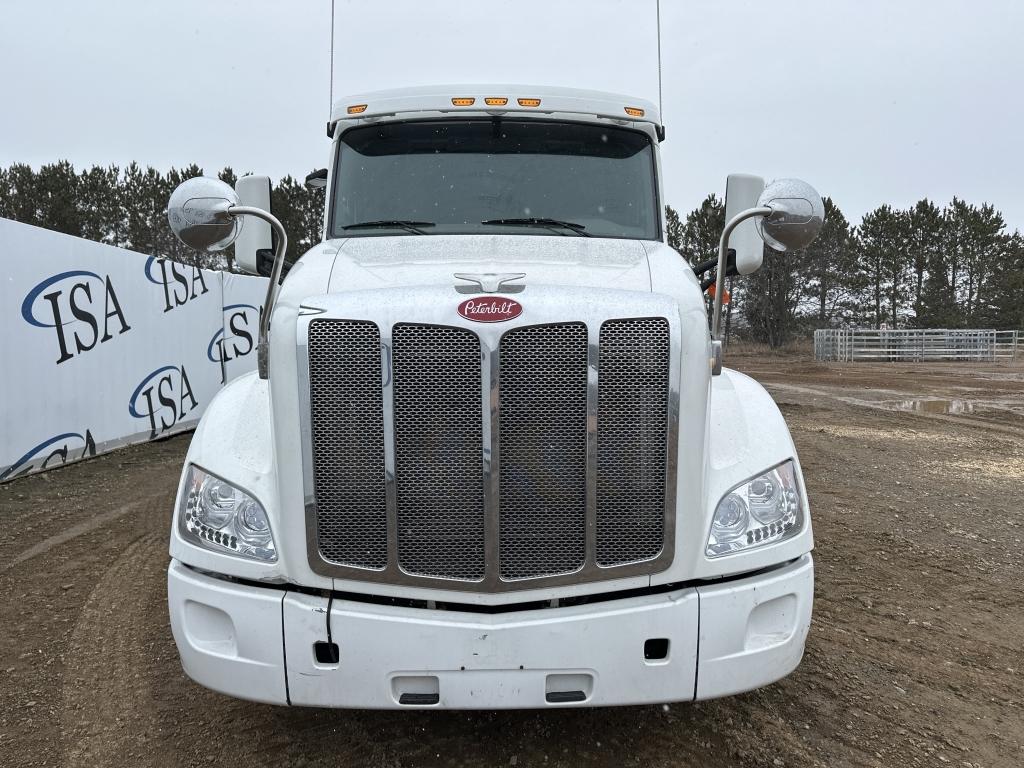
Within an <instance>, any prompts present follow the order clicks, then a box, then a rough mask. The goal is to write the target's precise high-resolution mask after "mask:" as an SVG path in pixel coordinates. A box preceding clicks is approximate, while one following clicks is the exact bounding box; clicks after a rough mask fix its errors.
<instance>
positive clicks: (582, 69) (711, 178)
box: [0, 0, 1024, 230]
mask: <svg viewBox="0 0 1024 768" xmlns="http://www.w3.org/2000/svg"><path fill="white" fill-rule="evenodd" d="M336 18H337V24H336V29H337V34H336V41H335V77H334V96H335V98H340V97H342V96H344V95H345V94H346V93H356V92H360V91H365V90H371V89H376V88H390V87H401V86H407V85H424V84H431V83H444V82H462V83H484V82H525V83H530V82H533V83H544V84H550V85H565V86H577V87H584V88H597V89H602V90H611V91H619V92H625V93H629V94H633V95H637V96H641V97H645V98H648V99H650V100H652V101H656V100H657V98H658V77H657V71H658V69H657V55H656V51H657V46H656V26H655V0H486V1H485V0H476V1H475V2H466V1H457V0H447V1H442V0H434V1H431V0H336ZM661 21H662V58H663V63H662V72H663V94H664V121H665V124H666V127H667V131H668V138H667V141H666V142H665V144H664V145H663V150H664V155H663V157H664V160H665V173H666V179H665V187H666V197H667V202H668V203H669V204H671V205H673V206H674V207H676V208H677V209H679V210H680V211H681V212H684V213H685V212H686V211H688V210H690V209H692V208H694V207H696V206H697V205H698V204H699V203H700V201H701V200H702V199H703V198H704V196H705V195H706V194H707V193H709V192H718V193H719V194H721V193H722V192H723V191H724V186H725V177H726V175H727V174H728V173H730V172H747V173H757V174H760V175H763V176H766V177H768V178H776V177H781V176H798V177H801V178H804V179H805V180H807V181H809V182H811V183H812V184H813V185H814V186H816V187H817V188H818V190H819V191H820V192H821V193H822V194H823V195H831V196H832V198H833V199H834V200H835V201H836V203H837V204H838V205H839V206H840V207H841V208H842V209H843V211H844V212H845V213H846V214H847V216H848V218H850V219H851V220H853V221H854V222H856V221H857V220H859V218H860V216H861V215H862V214H863V213H864V212H865V211H867V210H870V209H872V208H874V207H875V206H877V205H879V204H881V203H885V202H889V203H892V204H895V205H897V206H907V205H910V204H912V203H913V202H914V201H916V200H918V199H920V198H922V197H929V198H931V199H933V200H935V201H937V202H938V203H940V204H943V203H946V202H948V201H949V199H950V198H951V197H952V196H953V195H958V196H960V197H963V198H966V199H967V200H970V201H974V202H982V201H989V202H991V203H993V204H995V205H996V207H997V208H999V209H1001V210H1002V211H1003V213H1004V214H1005V216H1006V219H1007V221H1008V223H1009V224H1010V225H1011V227H1013V228H1020V229H1022V230H1024V191H1022V190H1024V42H1022V41H1021V38H1020V35H1021V30H1022V29H1024V3H1022V2H1019V1H1018V0H958V1H954V0H900V1H899V2H891V1H890V0H860V1H855V0H828V1H827V2H823V1H822V0H773V1H772V2H764V0H759V1H757V2H753V1H748V0H702V1H698V0H662V9H661ZM329 41H330V0H291V1H290V2H283V1H282V0H278V1H277V2H273V1H271V0H175V1H174V2H163V1H162V0H161V1H159V2H158V1H157V0H146V1H145V2H143V1H142V0H94V1H93V2H81V1H77V2H76V1H74V0H4V2H3V4H2V8H0V72H2V73H3V75H2V80H0V165H8V164H10V163H12V162H27V163H30V164H32V165H33V166H38V165H39V164H41V163H45V162H51V161H54V160H58V159H62V158H67V159H69V160H71V161H72V162H73V163H75V165H76V166H78V167H83V166H87V165H92V164H94V163H99V164H109V163H114V164H117V165H122V166H123V165H125V164H126V163H128V162H130V161H132V160H136V161H138V162H139V163H141V164H143V165H147V164H148V165H153V166H155V167H157V168H160V169H162V170H165V169H167V168H168V167H170V166H172V165H175V166H181V165H186V164H188V163H190V162H196V163H198V164H199V165H201V166H203V167H204V168H206V170H207V172H213V171H215V170H217V169H219V168H221V167H223V166H225V165H230V166H232V167H233V168H235V170H236V171H238V172H245V171H253V172H257V173H267V174H269V175H270V176H272V177H274V178H279V177H280V176H283V175H285V174H289V173H290V174H292V175H293V176H302V175H304V174H305V173H307V172H308V171H310V170H312V169H313V168H316V167H322V166H323V165H325V164H326V158H327V151H328V140H327V138H326V135H325V133H324V125H325V122H326V120H327V115H328V103H329V94H328V89H329V80H330V78H329V72H330V66H329V60H330V42H329Z"/></svg>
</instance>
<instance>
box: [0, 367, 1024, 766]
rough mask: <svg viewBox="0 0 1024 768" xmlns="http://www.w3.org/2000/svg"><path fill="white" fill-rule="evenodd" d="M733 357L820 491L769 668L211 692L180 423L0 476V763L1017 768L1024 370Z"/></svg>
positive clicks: (1021, 686) (1022, 658)
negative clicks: (643, 691)
mask: <svg viewBox="0 0 1024 768" xmlns="http://www.w3.org/2000/svg"><path fill="white" fill-rule="evenodd" d="M728 362H729V364H730V365H732V366H734V367H737V368H740V369H741V370H744V371H746V372H748V373H750V374H751V375H753V376H754V377H755V378H757V379H759V380H760V381H762V382H763V383H765V384H766V385H767V386H768V387H769V389H770V390H771V391H772V393H773V395H774V396H775V397H776V399H777V400H778V401H779V403H780V404H781V407H782V409H783V411H784V412H785V415H786V417H787V419H788V421H789V424H790V427H791V429H792V431H793V435H794V438H795V440H796V443H797V446H798V448H799V451H800V456H801V459H802V461H803V465H804V471H805V473H806V481H807V486H808V489H809V494H810V497H811V504H812V510H813V519H814V529H815V539H816V543H817V548H816V551H815V558H816V564H817V585H816V598H815V610H814V619H813V623H812V626H811V634H810V638H809V641H808V647H807V653H806V656H805V657H804V661H803V663H802V664H801V666H800V667H799V668H798V669H797V671H796V672H795V673H793V674H792V675H791V676H790V677H788V678H786V679H785V680H783V681H781V682H779V683H777V684H775V685H772V686H769V687H767V688H764V689H762V690H759V691H755V692H752V693H749V694H745V695H742V696H736V697H733V698H729V699H723V700H719V701H714V702H706V703H701V704H681V705H673V706H667V707H629V708H617V709H600V710H558V711H541V712H533V711H531V712H504V713H465V712H349V711H326V710H311V709H297V708H296V709H288V708H284V707H269V706H263V705H256V704H249V703H245V702H240V701H235V700H232V699H229V698H226V697H223V696H220V695H218V694H215V693H211V692H209V691H206V690H204V689H202V688H200V687H199V686H198V685H196V684H194V683H192V682H191V681H190V680H188V679H187V678H186V677H185V675H184V673H183V672H182V670H181V667H180V665H179V663H178V658H177V653H176V650H175V647H174V643H173V641H172V639H171V633H170V627H169V625H168V619H167V608H166V586H165V569H166V566H167V533H168V516H169V513H170V509H171V504H172V501H173V493H174V486H175V483H176V482H177V479H178V472H179V470H180V466H181V461H182V457H183V454H184V452H185V449H186V446H187V442H188V439H189V438H188V437H187V436H186V437H178V438H174V439H171V440H168V441H166V442H162V443H157V444H151V445H148V446H142V447H137V448H132V449H127V450H124V451H120V452H117V453H114V454H110V455H107V456H104V457H101V458H98V459H94V460H91V461H88V462H85V463H81V464H78V465H73V466H70V467H66V468H64V469H59V470H55V471H52V472H49V473H44V474H42V475H37V476H33V477H28V478H24V479H21V480H17V481H15V482H13V483H9V484H7V485H4V486H0V594H2V595H3V596H4V599H3V602H2V605H0V702H2V706H0V765H2V766H5V767H6V766H21V765H50V766H55V765H56V766H59V765H67V766H103V765H111V766H133V767H134V766H150V765H152V766H179V765H180V766H187V765H224V766H236V765H237V766H246V768H257V766H264V765H267V766H269V765H274V766H282V765H288V766H321V765H323V766H326V765H332V766H349V765H351V766H356V765H370V766H418V765H461V766H577V765H592V766H608V767H609V768H611V767H612V766H630V765H652V766H712V767H713V766H772V768H774V767H776V766H828V767H829V768H833V767H836V766H861V765H866V766H939V765H953V766H964V767H966V766H985V768H997V767H999V766H1006V767H1007V768H1010V767H1015V766H1021V765H1024V709H1022V706H1024V701H1022V699H1024V676H1022V672H1024V651H1022V645H1024V584H1022V573H1024V555H1022V552H1024V549H1022V541H1021V540H1022V537H1024V515H1022V499H1024V366H1021V365H1020V364H1017V365H1016V366H1012V365H980V366H979V365H975V364H959V365H954V364H948V365H945V364H944V365H931V364H929V365H923V364H917V365H911V364H907V365H900V364H890V365H873V364H844V365H828V366H826V365H821V364H816V363H813V362H810V361H808V360H806V359H804V358H796V357H781V358H769V357H759V356H754V355H746V356H735V355H734V356H732V357H731V358H730V359H729V361H728Z"/></svg>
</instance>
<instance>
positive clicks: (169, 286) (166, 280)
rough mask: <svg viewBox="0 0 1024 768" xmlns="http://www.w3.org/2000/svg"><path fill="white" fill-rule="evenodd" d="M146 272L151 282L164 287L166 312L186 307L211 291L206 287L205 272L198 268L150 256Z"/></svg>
mask: <svg viewBox="0 0 1024 768" xmlns="http://www.w3.org/2000/svg"><path fill="white" fill-rule="evenodd" d="M145 272H146V279H147V280H149V282H151V283H156V284H157V285H161V286H163V289H164V312H170V311H171V310H172V309H174V308H175V307H181V306H184V305H185V304H188V303H189V302H190V301H192V300H193V299H196V298H198V297H200V296H202V295H203V294H205V293H207V292H208V291H209V290H210V289H209V288H207V287H206V279H205V278H204V277H203V270H201V269H199V268H198V267H189V266H185V265H184V264H178V263H177V262H174V261H167V259H158V258H157V257H156V256H150V257H149V258H148V259H147V260H146V266H145ZM199 289H202V290H199Z"/></svg>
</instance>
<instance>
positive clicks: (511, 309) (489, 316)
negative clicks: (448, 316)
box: [459, 296, 523, 323]
mask: <svg viewBox="0 0 1024 768" xmlns="http://www.w3.org/2000/svg"><path fill="white" fill-rule="evenodd" d="M459 314H460V315H462V316H463V317H464V318H466V319H467V320H472V321H474V322H477V323H503V322H505V321H506V320H515V319H516V318H517V317H519V316H520V315H521V314H523V305H522V304H520V303H519V302H518V301H516V300H515V299H505V298H501V297H499V296H478V297H476V298H475V299H466V300H465V301H464V302H462V303H461V304H459Z"/></svg>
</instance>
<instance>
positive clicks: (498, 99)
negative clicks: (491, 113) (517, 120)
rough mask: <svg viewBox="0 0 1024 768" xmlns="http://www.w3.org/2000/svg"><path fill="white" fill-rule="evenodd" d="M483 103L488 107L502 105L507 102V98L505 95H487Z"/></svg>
mask: <svg viewBox="0 0 1024 768" xmlns="http://www.w3.org/2000/svg"><path fill="white" fill-rule="evenodd" d="M484 104H486V105H487V106H488V107H504V106H505V105H506V104H508V98H506V97H505V96H488V97H487V98H486V99H484Z"/></svg>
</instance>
